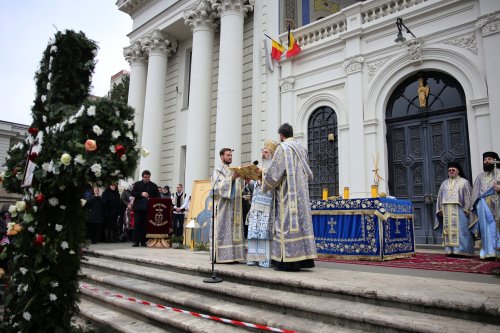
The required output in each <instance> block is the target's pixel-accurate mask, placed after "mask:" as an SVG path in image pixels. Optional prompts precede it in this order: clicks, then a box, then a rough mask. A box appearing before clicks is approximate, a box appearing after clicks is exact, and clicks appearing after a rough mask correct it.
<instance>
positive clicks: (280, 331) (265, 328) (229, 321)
mask: <svg viewBox="0 0 500 333" xmlns="http://www.w3.org/2000/svg"><path fill="white" fill-rule="evenodd" d="M80 288H85V289H88V290H91V291H93V292H97V293H100V294H104V295H107V296H111V297H116V298H121V299H124V300H127V301H131V302H134V303H139V304H142V305H146V306H150V307H153V308H157V309H162V310H170V311H174V312H180V313H184V314H188V315H191V316H194V317H198V318H203V319H209V320H213V321H218V322H222V323H226V324H232V325H236V326H243V327H249V328H255V329H258V330H262V331H271V332H278V333H297V332H296V331H291V330H283V329H281V328H276V327H270V326H265V325H259V324H252V323H246V322H243V321H238V320H233V319H227V318H220V317H215V316H210V315H206V314H202V313H197V312H192V311H186V310H182V309H178V308H173V307H170V306H165V305H161V304H155V303H152V302H148V301H141V300H139V299H135V298H133V297H127V296H124V295H121V294H115V293H112V292H110V291H106V290H100V289H97V288H95V287H91V286H89V285H88V284H84V283H80Z"/></svg>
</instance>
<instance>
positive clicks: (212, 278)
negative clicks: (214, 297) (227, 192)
mask: <svg viewBox="0 0 500 333" xmlns="http://www.w3.org/2000/svg"><path fill="white" fill-rule="evenodd" d="M220 175H221V173H220V172H219V174H218V175H217V178H216V179H215V182H214V185H213V186H212V228H211V229H212V251H211V253H212V272H211V274H210V277H208V278H205V279H203V282H205V283H219V282H222V281H224V280H223V279H222V278H221V277H218V276H217V273H215V268H214V265H215V186H216V185H217V182H218V181H219V177H220Z"/></svg>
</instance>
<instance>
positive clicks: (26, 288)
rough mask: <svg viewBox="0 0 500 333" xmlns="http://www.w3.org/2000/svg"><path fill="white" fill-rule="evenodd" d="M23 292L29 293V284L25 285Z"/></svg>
mask: <svg viewBox="0 0 500 333" xmlns="http://www.w3.org/2000/svg"><path fill="white" fill-rule="evenodd" d="M23 291H24V292H27V291H28V285H27V284H25V285H24V286H23Z"/></svg>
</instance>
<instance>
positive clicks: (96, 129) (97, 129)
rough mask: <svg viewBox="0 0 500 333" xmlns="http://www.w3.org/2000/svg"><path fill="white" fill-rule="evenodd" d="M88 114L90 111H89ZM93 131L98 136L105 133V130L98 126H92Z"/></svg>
mask: <svg viewBox="0 0 500 333" xmlns="http://www.w3.org/2000/svg"><path fill="white" fill-rule="evenodd" d="M87 113H88V111H87ZM92 131H94V133H95V134H97V135H101V134H102V132H103V130H102V129H101V128H100V127H99V126H97V125H94V126H92Z"/></svg>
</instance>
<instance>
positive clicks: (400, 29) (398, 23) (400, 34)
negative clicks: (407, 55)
mask: <svg viewBox="0 0 500 333" xmlns="http://www.w3.org/2000/svg"><path fill="white" fill-rule="evenodd" d="M396 26H397V27H398V36H397V37H396V39H395V40H394V42H395V43H402V42H404V41H405V40H406V38H404V37H403V28H405V29H406V33H407V34H411V35H412V36H413V38H417V37H415V35H414V34H413V32H411V31H410V29H409V28H408V27H407V26H406V25H405V24H404V23H403V19H402V18H401V17H398V18H397V19H396Z"/></svg>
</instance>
